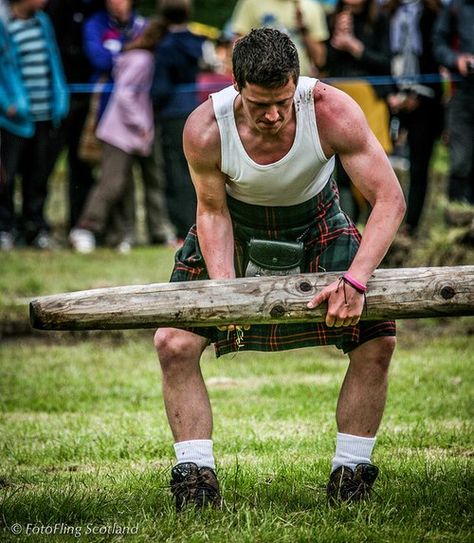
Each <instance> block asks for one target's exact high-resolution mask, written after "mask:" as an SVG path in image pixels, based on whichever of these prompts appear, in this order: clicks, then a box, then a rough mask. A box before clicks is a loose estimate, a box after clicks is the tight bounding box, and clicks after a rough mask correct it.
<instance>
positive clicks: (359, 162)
mask: <svg viewBox="0 0 474 543" xmlns="http://www.w3.org/2000/svg"><path fill="white" fill-rule="evenodd" d="M339 158H340V160H341V163H342V166H343V167H344V170H345V171H346V173H347V175H348V176H349V177H350V179H351V181H352V182H353V183H354V185H355V186H356V187H357V188H358V189H359V190H360V191H361V193H362V194H363V196H364V197H365V198H366V199H367V200H368V201H369V203H371V204H373V203H374V201H375V198H376V195H377V193H378V192H379V189H380V188H381V187H382V186H383V185H384V184H386V183H387V182H390V179H391V178H392V174H393V170H392V167H391V166H390V162H389V161H388V158H387V155H386V154H385V151H384V150H383V148H382V146H381V145H380V143H379V141H378V140H377V138H376V137H375V136H374V134H373V133H372V131H371V130H370V129H369V128H368V127H367V132H366V134H365V135H364V136H363V137H361V136H360V137H359V139H358V140H355V141H354V142H353V146H352V147H349V148H346V149H344V150H343V151H342V152H340V153H339Z"/></svg>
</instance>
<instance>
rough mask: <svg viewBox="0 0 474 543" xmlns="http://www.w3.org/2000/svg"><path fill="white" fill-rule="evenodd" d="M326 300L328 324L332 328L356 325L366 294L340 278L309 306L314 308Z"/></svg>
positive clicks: (318, 295)
mask: <svg viewBox="0 0 474 543" xmlns="http://www.w3.org/2000/svg"><path fill="white" fill-rule="evenodd" d="M325 301H327V302H328V311H327V313H326V325H327V326H329V327H330V328H332V327H333V326H334V327H336V328H339V327H341V326H355V325H356V324H357V323H358V322H359V320H360V316H361V315H362V311H363V309H364V295H363V294H360V293H359V292H357V291H356V290H355V289H354V288H352V287H351V286H350V285H348V284H347V283H344V282H343V281H341V280H340V279H338V280H337V281H334V283H331V284H330V285H328V286H327V287H326V288H324V289H323V290H322V291H321V292H320V293H319V294H317V295H316V296H315V297H314V298H313V299H312V300H311V301H310V302H309V303H308V308H309V309H314V308H315V307H318V306H319V305H321V304H322V303H323V302H325Z"/></svg>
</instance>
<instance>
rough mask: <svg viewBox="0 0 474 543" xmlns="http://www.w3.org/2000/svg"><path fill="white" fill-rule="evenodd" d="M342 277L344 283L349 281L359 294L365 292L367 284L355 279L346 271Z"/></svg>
mask: <svg viewBox="0 0 474 543" xmlns="http://www.w3.org/2000/svg"><path fill="white" fill-rule="evenodd" d="M342 278H343V279H344V281H345V282H346V283H349V285H351V287H354V288H355V290H357V292H359V293H360V294H364V293H365V292H367V286H366V285H363V284H362V283H361V282H359V281H357V279H354V278H353V277H351V276H350V275H349V274H348V273H345V274H344V275H343V276H342Z"/></svg>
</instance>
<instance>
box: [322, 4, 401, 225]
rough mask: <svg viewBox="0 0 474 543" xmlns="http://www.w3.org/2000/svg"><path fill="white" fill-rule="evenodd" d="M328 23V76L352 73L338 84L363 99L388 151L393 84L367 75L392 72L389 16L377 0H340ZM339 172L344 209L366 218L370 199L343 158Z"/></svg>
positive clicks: (354, 216) (357, 218)
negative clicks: (356, 184) (352, 179)
mask: <svg viewBox="0 0 474 543" xmlns="http://www.w3.org/2000/svg"><path fill="white" fill-rule="evenodd" d="M329 26H330V34H331V37H330V40H329V43H328V47H327V65H326V69H327V72H328V75H329V76H330V77H335V78H337V77H341V78H353V80H352V81H348V82H340V83H335V84H334V85H335V86H336V87H337V88H339V89H341V90H343V91H344V92H346V93H347V94H349V96H351V97H352V98H353V99H354V100H355V101H356V102H357V103H358V104H359V106H360V107H361V108H362V110H363V112H364V114H365V116H366V118H367V121H368V123H369V126H370V128H371V130H372V132H373V133H374V134H375V136H376V138H377V139H378V140H379V142H380V144H381V145H382V147H383V149H384V151H385V152H386V153H389V152H390V151H391V149H392V144H391V140H390V134H389V111H388V107H387V103H386V102H385V98H386V97H387V95H388V93H389V92H390V90H391V86H390V85H379V84H377V85H372V84H370V83H369V82H367V80H366V78H367V77H368V76H384V75H385V76H389V75H390V61H391V53H390V39H389V28H390V27H389V20H388V16H387V14H386V13H383V12H381V11H380V10H379V9H378V6H377V0H339V2H338V4H337V6H336V10H335V12H334V13H333V15H332V16H331V17H330V25H329ZM336 177H337V182H338V184H339V188H340V191H341V204H342V208H343V209H344V210H345V211H346V212H347V213H348V214H349V215H350V216H351V218H352V220H354V221H355V222H357V221H362V220H364V219H365V217H366V215H367V213H368V209H367V204H366V201H365V199H364V198H363V197H362V195H361V194H360V192H359V191H358V190H357V189H356V188H355V187H354V186H353V185H352V184H351V182H350V179H349V177H348V176H347V174H346V172H345V171H344V168H343V167H342V165H341V162H340V161H339V160H336Z"/></svg>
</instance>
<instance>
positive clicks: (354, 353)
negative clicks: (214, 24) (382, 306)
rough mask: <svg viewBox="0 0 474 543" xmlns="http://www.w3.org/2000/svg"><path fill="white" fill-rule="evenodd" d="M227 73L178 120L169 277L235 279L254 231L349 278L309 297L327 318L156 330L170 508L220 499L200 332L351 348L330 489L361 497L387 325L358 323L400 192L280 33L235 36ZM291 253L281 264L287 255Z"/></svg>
mask: <svg viewBox="0 0 474 543" xmlns="http://www.w3.org/2000/svg"><path fill="white" fill-rule="evenodd" d="M233 72H234V79H235V82H234V85H233V86H232V87H229V88H226V89H224V90H223V91H221V92H219V93H216V94H214V95H212V97H211V99H210V100H208V101H207V102H206V103H204V104H202V105H201V106H200V107H199V108H198V109H196V110H195V111H194V112H193V113H192V114H191V115H190V117H189V119H188V122H187V125H186V128H185V133H184V148H185V153H186V157H187V160H188V162H189V167H190V170H191V176H192V179H193V182H194V185H195V188H196V193H197V199H198V208H197V223H196V227H193V228H192V229H191V230H190V232H189V234H188V237H187V238H186V240H185V243H184V246H183V247H182V248H181V249H180V251H179V252H178V254H177V258H176V265H175V269H174V272H173V275H172V281H183V280H196V279H198V280H199V279H207V278H211V279H231V278H235V277H238V276H242V275H245V272H246V270H248V269H249V266H248V262H249V250H248V248H249V246H250V247H254V248H255V246H257V247H258V246H259V243H258V242H257V243H255V241H252V242H251V240H255V239H257V240H263V242H262V241H261V242H260V246H261V245H262V244H263V246H264V247H265V243H267V246H266V249H268V246H270V249H269V251H270V253H271V250H273V249H275V246H274V244H276V245H277V247H279V249H276V253H275V254H278V255H280V256H281V254H284V252H285V247H286V248H288V245H285V244H281V243H280V244H278V242H279V241H280V242H281V241H284V242H286V243H287V244H288V243H289V244H290V247H291V248H292V249H291V250H293V249H295V247H296V248H297V247H301V244H303V245H304V255H303V258H302V259H301V261H300V262H299V264H300V268H301V270H302V271H304V272H312V273H317V272H319V271H329V270H334V271H336V270H337V271H341V274H343V273H344V272H345V275H344V277H345V279H341V280H339V281H336V282H334V283H333V284H331V285H329V286H328V287H326V288H325V289H324V290H322V291H321V292H319V293H318V294H317V295H316V296H315V297H314V298H313V299H312V300H311V302H309V307H311V308H314V307H316V306H318V305H319V304H321V303H322V302H323V301H325V300H327V302H328V311H327V316H326V322H325V323H319V324H318V323H306V324H291V325H253V326H251V327H250V329H248V330H243V329H240V328H238V327H230V331H229V330H226V331H220V330H217V329H215V328H195V329H186V330H182V329H179V330H178V329H169V328H168V329H166V328H163V329H160V330H158V331H157V333H156V335H155V345H156V348H157V350H158V356H159V359H160V363H161V368H162V371H163V394H164V401H165V406H166V412H167V415H168V419H169V423H170V426H171V429H172V432H173V436H174V439H175V451H176V457H177V464H176V465H175V467H174V468H173V470H172V479H171V488H172V492H173V494H174V496H175V499H176V506H177V509H178V510H180V509H182V508H183V507H184V506H185V505H186V504H187V503H189V502H192V503H194V504H195V505H197V506H203V505H205V504H207V503H211V504H214V505H217V504H219V503H220V500H221V498H220V494H219V485H218V482H217V479H216V475H215V462H214V457H213V453H212V441H211V434H212V413H211V406H210V402H209V398H208V394H207V390H206V386H205V384H204V381H203V378H202V374H201V371H200V365H199V361H200V357H201V354H202V352H203V350H204V348H205V347H206V346H207V345H208V344H209V342H214V343H215V348H216V353H217V356H219V355H221V354H224V353H227V352H231V351H235V350H238V349H239V348H240V349H249V350H260V351H276V350H282V349H292V348H297V347H307V346H316V345H328V344H333V345H336V346H337V347H339V348H341V349H343V350H344V352H346V353H348V354H349V367H348V370H347V374H346V377H345V379H344V383H343V385H342V389H341V392H340V395H339V401H338V405H337V413H336V419H337V427H338V434H337V443H336V453H335V456H334V459H333V464H332V472H331V475H330V480H329V484H328V498H329V500H330V501H331V502H333V501H334V502H335V501H339V500H358V499H361V498H363V497H366V496H367V495H368V493H369V492H370V488H371V486H372V484H373V482H374V480H375V478H376V477H377V473H378V470H377V468H376V467H375V466H374V465H372V464H371V460H370V458H371V452H372V448H373V446H374V443H375V434H376V432H377V429H378V427H379V424H380V420H381V418H382V413H383V410H384V405H385V397H386V389H387V372H388V366H389V363H390V359H391V357H392V353H393V350H394V348H395V337H394V336H395V325H394V323H393V322H390V321H388V322H380V321H377V322H374V321H371V322H369V321H365V322H364V321H362V322H359V319H360V316H361V314H362V311H363V306H364V295H363V294H364V290H365V285H366V283H367V281H368V279H369V278H370V276H371V274H372V273H373V271H374V270H375V268H376V267H377V266H378V265H379V263H380V261H381V260H382V258H383V256H384V255H385V253H386V251H387V249H388V247H389V245H390V243H391V241H392V240H393V237H394V236H395V233H396V231H397V229H398V227H399V225H400V222H401V220H402V217H403V214H404V211H405V203H404V198H403V195H402V191H401V189H400V186H399V183H398V181H397V179H396V177H395V175H394V173H393V171H392V169H391V167H390V165H389V162H388V160H387V158H386V156H385V153H384V152H383V150H382V148H381V146H380V144H379V143H378V142H377V140H376V138H375V137H374V135H373V134H372V132H371V131H370V130H369V128H368V126H367V123H366V120H365V118H364V116H363V114H362V113H361V110H360V109H359V107H358V106H357V105H356V104H355V102H353V101H352V99H350V98H349V97H348V96H347V95H345V94H344V93H342V92H341V91H338V90H337V89H334V88H332V87H330V86H328V85H325V84H323V83H321V82H320V81H318V80H315V79H310V78H307V77H301V78H299V63H298V54H297V51H296V48H295V46H294V44H293V43H292V41H291V40H290V38H288V36H286V35H285V34H283V33H281V32H279V31H278V30H273V29H257V30H253V31H252V32H250V34H248V35H247V36H245V37H244V38H242V39H240V40H239V41H238V42H237V43H236V45H235V49H234V53H233ZM335 154H338V155H339V156H340V159H341V161H342V164H343V165H344V168H345V169H346V171H347V172H348V174H349V175H350V176H351V179H352V181H353V182H354V184H355V185H356V186H357V187H358V188H359V190H360V191H361V192H362V194H363V195H364V196H365V198H367V200H368V201H369V202H370V203H371V205H372V212H371V215H370V217H369V220H368V222H367V226H366V228H365V231H364V234H363V236H362V237H361V236H360V234H359V233H358V232H357V230H356V228H355V227H354V225H353V224H352V223H351V222H350V220H349V219H348V218H347V217H346V215H345V214H344V213H343V212H341V210H340V207H339V200H338V194H337V189H336V187H335V184H334V183H333V181H332V179H331V174H332V171H333V167H334V155H335ZM269 241H270V242H271V243H270V244H268V242H269ZM272 248H273V249H272ZM291 250H288V255H287V257H288V258H287V260H288V259H289V260H290V261H291V258H293V256H294V254H296V253H295V251H294V252H293V253H291ZM296 252H297V251H296ZM290 253H291V254H290ZM250 256H251V255H250ZM260 256H261V258H260V259H258V258H257V261H260V260H265V251H264V252H263V254H262V255H260ZM266 256H268V254H267V255H266ZM277 259H278V258H277ZM271 260H272V259H271ZM242 335H243V337H242Z"/></svg>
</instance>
